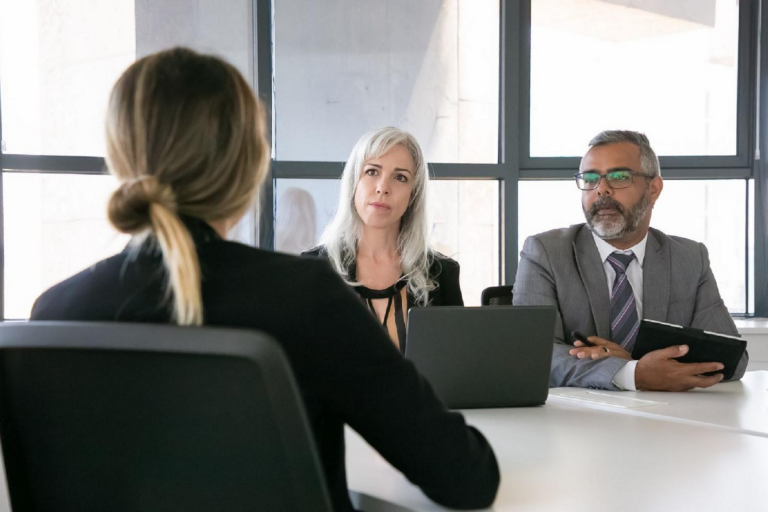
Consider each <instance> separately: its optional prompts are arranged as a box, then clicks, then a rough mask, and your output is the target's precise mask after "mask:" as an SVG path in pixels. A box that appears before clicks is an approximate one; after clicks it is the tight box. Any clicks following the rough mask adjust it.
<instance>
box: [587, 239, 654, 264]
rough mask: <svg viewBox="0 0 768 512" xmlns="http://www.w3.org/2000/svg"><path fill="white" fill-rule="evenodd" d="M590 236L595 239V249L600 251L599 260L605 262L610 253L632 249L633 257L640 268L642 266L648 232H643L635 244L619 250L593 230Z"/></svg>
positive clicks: (626, 251) (625, 251)
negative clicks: (642, 235)
mask: <svg viewBox="0 0 768 512" xmlns="http://www.w3.org/2000/svg"><path fill="white" fill-rule="evenodd" d="M592 238H594V239H595V245H597V251H598V252H599V253H600V261H602V262H603V263H605V260H606V259H607V258H608V256H610V255H611V253H614V252H617V251H618V252H621V253H625V254H626V253H628V252H629V251H632V252H633V253H635V258H637V262H638V263H639V264H640V268H643V260H644V259H645V246H646V244H647V243H648V233H646V234H645V236H644V237H643V239H642V240H640V242H638V243H637V244H636V245H634V246H632V247H630V248H629V249H626V250H623V251H622V250H620V249H617V248H615V247H614V246H612V245H611V244H609V243H608V242H606V241H605V240H603V239H602V238H600V237H599V236H597V235H596V234H595V232H594V231H593V232H592Z"/></svg>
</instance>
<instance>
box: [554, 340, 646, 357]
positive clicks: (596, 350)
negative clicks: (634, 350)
mask: <svg viewBox="0 0 768 512" xmlns="http://www.w3.org/2000/svg"><path fill="white" fill-rule="evenodd" d="M587 339H588V340H589V341H591V342H592V343H594V344H595V346H594V347H588V346H586V345H584V344H583V343H582V342H580V341H579V340H576V341H575V342H573V346H574V347H576V348H572V349H571V350H570V351H568V353H569V354H571V355H572V356H576V357H578V358H579V359H602V358H603V357H620V358H622V359H627V360H631V359H632V356H631V355H630V353H629V352H627V351H626V350H624V348H623V347H622V346H621V345H619V344H618V343H614V342H612V341H608V340H606V339H603V338H598V337H597V336H589V337H587Z"/></svg>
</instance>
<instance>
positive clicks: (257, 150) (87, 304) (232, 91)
mask: <svg viewBox="0 0 768 512" xmlns="http://www.w3.org/2000/svg"><path fill="white" fill-rule="evenodd" d="M265 130H266V129H265V120H264V112H263V108H262V106H261V104H260V103H259V102H258V100H256V98H255V97H254V95H253V93H252V92H251V89H250V87H249V86H248V84H247V83H246V82H245V80H244V79H243V77H242V76H241V75H240V73H238V72H237V70H236V69H235V68H234V67H232V66H231V65H229V64H227V63H225V62H224V61H222V60H220V59H218V58H215V57H210V56H205V55H200V54H197V53H195V52H193V51H191V50H186V49H182V48H177V49H173V50H169V51H165V52H161V53H158V54H155V55H150V56H148V57H145V58H143V59H141V60H139V61H137V62H136V63H134V64H133V65H131V66H130V67H129V68H128V70H127V71H126V72H125V73H123V75H122V76H121V77H120V79H119V80H118V82H117V84H116V85H115V87H114V89H113V91H112V95H111V97H110V102H109V111H108V115H107V163H108V166H109V169H110V171H111V172H112V174H113V175H114V176H115V177H116V178H117V179H118V181H119V183H120V185H119V187H118V189H117V190H116V191H115V192H114V194H113V196H112V198H111V200H110V202H109V208H108V215H109V220H110V222H111V223H112V225H113V226H114V227H115V228H116V229H117V230H118V231H121V232H123V233H129V234H131V235H134V238H133V240H132V242H131V244H129V246H128V247H127V248H126V250H125V251H123V252H122V253H120V254H117V255H115V256H113V257H111V258H108V259H106V260H103V261H101V262H99V263H97V264H96V265H94V266H93V267H91V268H89V269H87V270H85V271H83V272H81V273H79V274H77V275H75V276H73V277H71V278H69V279H67V280H66V281H64V282H62V283H59V284H58V285H56V286H54V287H53V288H51V289H49V290H48V291H46V292H45V293H43V294H42V295H41V296H40V297H39V298H38V300H37V302H36V303H35V306H34V308H33V311H32V319H33V320H78V321H121V322H155V323H175V324H178V325H192V326H194V325H211V326H231V327H239V328H252V329H259V330H261V331H264V332H266V333H268V334H269V335H271V336H272V337H274V338H275V339H276V340H278V342H279V343H280V345H281V346H282V347H283V349H284V350H285V352H286V354H287V356H288V359H289V361H290V362H291V364H292V366H293V370H294V373H295V374H296V377H297V381H298V383H299V387H300V388H301V391H302V397H303V399H304V404H305V406H306V410H307V413H308V417H309V419H310V423H311V427H312V429H313V432H314V437H315V442H316V443H317V446H318V451H319V454H320V457H321V459H322V463H323V468H324V470H325V474H326V482H327V485H328V488H329V494H330V496H331V500H332V502H333V505H334V510H337V511H351V510H352V505H351V503H350V500H349V495H348V492H347V487H346V478H345V469H344V424H345V423H346V424H349V425H350V426H351V427H352V428H354V429H355V430H357V431H358V432H359V433H360V434H361V435H362V436H363V437H364V438H365V439H367V440H368V442H369V443H370V444H371V445H372V446H373V447H374V448H376V449H377V450H378V451H379V452H380V453H381V454H382V455H383V456H384V457H385V458H386V459H387V460H389V461H390V462H391V463H392V464H393V465H394V466H395V467H397V468H398V469H400V470H401V471H402V472H403V473H404V474H405V476H406V477H408V479H410V480H411V481H412V482H414V483H415V484H416V485H419V486H421V488H422V489H423V490H424V492H425V493H426V494H427V495H429V496H430V497H431V498H432V499H434V500H435V501H437V502H439V503H442V504H443V505H447V506H451V507H458V508H482V507H486V506H488V505H489V504H490V503H491V502H492V501H493V499H494V496H495V493H496V490H497V487H498V482H499V473H498V467H497V465H496V461H495V458H494V455H493V451H492V450H491V448H490V446H489V445H488V443H487V441H486V440H485V438H484V437H483V436H482V435H481V434H480V433H479V432H477V431H476V430H474V429H473V428H471V427H468V426H467V425H466V424H465V422H464V419H463V417H462V416H461V415H460V414H457V413H453V412H449V411H447V410H446V409H445V407H444V406H443V405H442V404H441V403H440V402H439V400H438V399H437V398H436V397H435V395H434V393H433V391H432V389H431V388H430V386H429V384H428V383H427V382H426V381H425V380H424V379H423V378H422V377H421V376H420V375H419V374H418V373H417V372H416V371H415V370H414V368H413V366H412V365H411V364H409V363H407V362H406V361H405V360H404V359H403V358H402V357H401V355H400V354H399V353H398V352H397V351H396V350H395V349H394V348H393V347H392V345H391V343H390V342H389V340H388V338H387V336H386V335H385V334H384V333H383V332H381V329H380V328H379V327H378V326H377V325H376V322H375V321H374V320H373V319H372V318H371V317H370V315H369V314H368V312H367V311H366V310H365V308H364V307H363V306H362V305H361V304H360V302H359V300H357V298H356V297H355V295H354V294H352V293H351V292H350V291H349V289H348V287H347V286H346V285H345V284H344V283H343V281H342V280H341V279H339V277H338V276H337V275H336V274H335V272H333V270H332V269H331V268H330V267H329V266H328V265H327V263H325V262H323V261H320V260H308V259H302V258H297V257H293V256H289V255H285V254H278V253H273V252H268V251H262V250H259V249H255V248H252V247H248V246H246V245H242V244H238V243H235V242H229V241H227V240H226V239H225V238H226V235H227V232H228V231H229V229H230V228H231V227H232V226H233V225H235V224H236V222H237V221H238V220H239V219H240V218H241V217H242V216H243V214H244V212H245V211H246V210H247V209H248V207H249V205H251V204H252V201H253V199H254V195H255V194H256V192H257V189H258V187H259V184H260V183H261V181H262V180H263V179H264V177H265V175H266V172H267V168H268V161H269V152H270V148H269V143H268V142H267V140H266V135H265ZM299 289H309V290H312V293H296V290H299ZM169 298H170V300H167V299H169ZM189 398H190V400H194V397H189ZM254 506H257V505H256V504H254Z"/></svg>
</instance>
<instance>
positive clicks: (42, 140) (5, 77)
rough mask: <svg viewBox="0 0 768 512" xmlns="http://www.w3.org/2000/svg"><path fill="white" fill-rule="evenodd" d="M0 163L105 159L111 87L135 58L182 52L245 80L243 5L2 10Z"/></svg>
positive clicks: (28, 4) (140, 0) (14, 1)
mask: <svg viewBox="0 0 768 512" xmlns="http://www.w3.org/2000/svg"><path fill="white" fill-rule="evenodd" d="M0 12H1V13H2V15H1V16H0V70H2V75H0V91H2V123H3V138H4V148H3V150H2V151H3V152H4V153H16V154H45V155H84V156H102V155H103V154H104V115H105V112H106V107H107V99H108V96H109V92H110V90H111V89H112V86H113V84H114V82H115V81H116V80H117V78H118V77H119V76H120V74H121V73H122V72H123V71H124V70H125V68H126V67H128V66H129V65H130V64H131V63H132V62H133V61H134V60H135V59H136V57H137V56H139V57H142V56H144V55H147V54H150V53H154V52H157V51H160V50H164V49H167V48H171V47H174V46H178V45H182V46H187V47H191V48H195V49H198V50H200V51H203V52H207V53H215V54H217V55H220V56H222V57H224V58H225V59H227V60H228V61H230V62H231V63H232V64H234V65H235V66H236V67H237V68H238V69H239V70H240V71H241V72H242V73H243V75H244V76H245V77H246V79H249V80H250V77H252V76H253V72H252V70H253V65H252V62H253V58H252V57H253V45H252V44H251V41H252V31H251V20H252V17H251V0H196V1H195V2H194V6H190V4H188V3H187V2H181V1H179V0H110V1H109V2H93V1H90V2H83V1H81V0H35V1H18V0H0Z"/></svg>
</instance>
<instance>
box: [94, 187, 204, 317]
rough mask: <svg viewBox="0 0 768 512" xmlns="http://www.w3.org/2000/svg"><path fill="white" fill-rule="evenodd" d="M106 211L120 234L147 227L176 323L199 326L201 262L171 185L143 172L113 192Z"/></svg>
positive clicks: (201, 302) (138, 232)
mask: <svg viewBox="0 0 768 512" xmlns="http://www.w3.org/2000/svg"><path fill="white" fill-rule="evenodd" d="M107 214H108V216H109V220H110V222H111V223H112V225H113V226H115V228H117V229H118V230H119V231H121V232H123V233H128V234H131V235H138V234H141V233H143V232H146V231H147V230H149V231H150V233H151V234H152V235H154V238H155V239H156V240H157V242H158V244H159V246H160V250H161V252H162V254H163V263H164V265H165V269H166V271H167V272H168V277H169V279H168V281H169V288H168V292H169V295H171V296H172V297H173V310H172V317H173V320H174V321H175V322H176V323H177V324H178V325H202V324H203V299H202V290H201V284H200V277H201V275H200V274H201V273H200V261H199V260H198V257H197V250H196V249H195V243H194V241H193V240H192V236H191V235H190V234H189V230H187V228H186V226H184V223H183V222H182V221H181V219H180V218H179V216H178V214H177V213H176V200H175V197H174V195H173V191H172V190H171V188H170V187H168V186H163V185H161V184H160V183H159V182H158V181H157V179H156V178H155V177H154V176H150V175H146V174H145V175H143V176H142V177H141V178H137V179H134V180H130V181H126V182H124V183H123V184H122V185H121V186H120V188H118V189H117V190H116V191H115V192H114V193H113V194H112V197H111V199H110V201H109V207H108V212H107Z"/></svg>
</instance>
